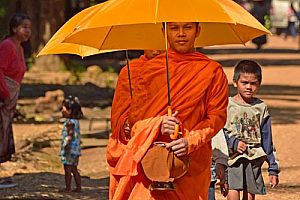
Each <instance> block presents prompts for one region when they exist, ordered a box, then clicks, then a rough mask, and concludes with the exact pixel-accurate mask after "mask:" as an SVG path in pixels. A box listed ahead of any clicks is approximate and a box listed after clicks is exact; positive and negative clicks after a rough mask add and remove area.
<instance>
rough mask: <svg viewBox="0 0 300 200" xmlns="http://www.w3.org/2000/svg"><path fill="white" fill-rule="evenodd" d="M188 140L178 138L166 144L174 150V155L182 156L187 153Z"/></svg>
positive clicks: (169, 148)
mask: <svg viewBox="0 0 300 200" xmlns="http://www.w3.org/2000/svg"><path fill="white" fill-rule="evenodd" d="M188 146H189V142H188V139H187V138H180V139H178V140H173V141H172V142H170V143H167V144H166V148H167V149H168V150H171V151H174V153H175V155H176V156H178V157H179V156H184V155H187V153H188Z"/></svg>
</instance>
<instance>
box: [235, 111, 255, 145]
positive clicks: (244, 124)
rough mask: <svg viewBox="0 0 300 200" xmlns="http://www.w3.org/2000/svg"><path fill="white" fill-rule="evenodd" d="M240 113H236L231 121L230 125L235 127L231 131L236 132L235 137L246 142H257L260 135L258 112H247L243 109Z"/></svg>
mask: <svg viewBox="0 0 300 200" xmlns="http://www.w3.org/2000/svg"><path fill="white" fill-rule="evenodd" d="M241 114H242V115H241ZM241 114H236V115H235V116H234V117H233V119H232V121H231V126H232V127H233V129H235V130H233V131H234V132H235V133H236V137H237V138H238V139H240V140H242V141H244V142H246V143H247V144H259V143H260V137H261V136H260V124H259V120H260V114H252V113H250V114H249V113H247V112H245V111H244V112H243V113H241ZM251 114H252V115H251ZM240 116H242V117H240Z"/></svg>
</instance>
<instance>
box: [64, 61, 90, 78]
mask: <svg viewBox="0 0 300 200" xmlns="http://www.w3.org/2000/svg"><path fill="white" fill-rule="evenodd" d="M65 69H66V70H67V71H69V72H71V73H72V76H73V77H74V80H72V82H75V83H76V82H80V74H81V73H82V72H84V71H85V70H86V67H85V66H83V65H82V64H81V63H76V62H74V61H71V60H70V61H69V62H67V63H66V64H65Z"/></svg>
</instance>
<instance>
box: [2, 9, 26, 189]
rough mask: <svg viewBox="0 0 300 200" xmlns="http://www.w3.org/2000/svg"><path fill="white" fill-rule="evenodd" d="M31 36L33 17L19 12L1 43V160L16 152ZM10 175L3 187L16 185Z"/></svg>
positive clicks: (3, 181) (5, 159) (4, 181)
mask: <svg viewBox="0 0 300 200" xmlns="http://www.w3.org/2000/svg"><path fill="white" fill-rule="evenodd" d="M30 35H31V19H30V17H29V16H28V15H26V14H22V13H16V14H14V15H13V16H12V18H11V19H10V21H9V34H8V35H7V36H5V37H4V39H3V40H2V41H1V43H0V163H4V162H6V161H9V160H11V157H12V155H13V154H14V153H15V144H14V136H13V128H12V120H13V115H14V113H15V110H16V106H17V100H18V97H19V90H20V85H21V81H22V79H23V77H24V74H25V71H26V64H25V58H24V50H23V47H22V46H21V44H22V43H23V42H26V41H27V40H28V39H29V37H30ZM14 186H16V184H14V183H12V180H11V179H10V178H8V179H3V180H1V181H0V188H8V187H14Z"/></svg>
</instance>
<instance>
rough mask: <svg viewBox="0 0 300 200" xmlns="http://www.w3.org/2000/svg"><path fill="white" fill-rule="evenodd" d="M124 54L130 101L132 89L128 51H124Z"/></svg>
mask: <svg viewBox="0 0 300 200" xmlns="http://www.w3.org/2000/svg"><path fill="white" fill-rule="evenodd" d="M125 53H126V66H127V73H128V82H129V90H130V98H131V99H132V88H131V78H130V67H129V57H128V51H127V50H126V51H125Z"/></svg>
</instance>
